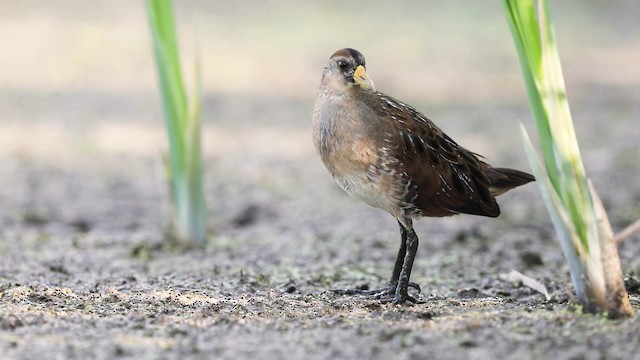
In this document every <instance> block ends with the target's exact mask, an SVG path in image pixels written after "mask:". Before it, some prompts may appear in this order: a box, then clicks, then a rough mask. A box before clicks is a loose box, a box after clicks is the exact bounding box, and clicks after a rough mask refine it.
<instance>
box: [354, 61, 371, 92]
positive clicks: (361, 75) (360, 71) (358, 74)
mask: <svg viewBox="0 0 640 360" xmlns="http://www.w3.org/2000/svg"><path fill="white" fill-rule="evenodd" d="M353 80H355V82H356V84H358V85H360V86H361V87H362V88H364V89H367V90H373V89H374V87H373V81H372V80H371V79H369V77H368V76H367V72H366V71H365V69H364V66H362V65H358V67H357V68H356V71H355V72H354V73H353Z"/></svg>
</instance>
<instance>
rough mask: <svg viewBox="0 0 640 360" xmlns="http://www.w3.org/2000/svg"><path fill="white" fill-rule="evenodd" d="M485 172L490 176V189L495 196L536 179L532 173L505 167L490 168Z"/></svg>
mask: <svg viewBox="0 0 640 360" xmlns="http://www.w3.org/2000/svg"><path fill="white" fill-rule="evenodd" d="M485 174H486V175H487V177H488V178H489V191H490V192H491V195H493V196H498V195H502V194H504V193H505V192H507V191H509V190H511V189H513V188H515V187H518V186H520V185H524V184H526V183H529V182H531V181H534V180H535V178H534V177H533V175H531V174H527V173H526V172H523V171H518V170H513V169H505V168H494V167H492V168H488V169H487V170H486V171H485Z"/></svg>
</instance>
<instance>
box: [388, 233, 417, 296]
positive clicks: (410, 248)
mask: <svg viewBox="0 0 640 360" xmlns="http://www.w3.org/2000/svg"><path fill="white" fill-rule="evenodd" d="M401 233H403V234H404V235H403V237H406V251H405V255H404V261H403V263H402V266H401V268H400V274H399V277H398V285H397V287H396V291H395V296H394V298H393V300H392V301H391V302H392V303H394V304H404V303H405V302H406V301H407V300H409V301H411V302H418V300H417V299H415V298H413V297H411V296H410V295H409V293H408V290H409V286H410V284H411V283H410V282H409V278H410V277H411V268H413V260H414V259H415V257H416V252H417V251H418V242H419V240H418V235H416V232H415V231H414V230H413V228H411V229H406V228H404V231H402V230H401ZM394 273H395V271H394Z"/></svg>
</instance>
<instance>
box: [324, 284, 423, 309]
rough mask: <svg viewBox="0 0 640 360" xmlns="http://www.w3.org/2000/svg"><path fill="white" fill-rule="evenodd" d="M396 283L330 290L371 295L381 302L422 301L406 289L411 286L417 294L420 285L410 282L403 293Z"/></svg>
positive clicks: (417, 302) (340, 292)
mask: <svg viewBox="0 0 640 360" xmlns="http://www.w3.org/2000/svg"><path fill="white" fill-rule="evenodd" d="M397 288H398V285H397V284H395V283H389V285H387V286H386V287H384V288H382V289H374V290H369V289H332V290H331V292H333V293H334V294H337V295H364V296H367V297H371V298H373V299H377V300H380V302H382V303H392V304H404V303H405V302H407V301H409V302H412V303H414V304H421V303H423V302H424V301H421V300H418V299H416V298H414V297H413V296H411V295H409V294H408V291H407V289H408V288H412V289H415V290H416V291H417V292H418V294H420V292H422V289H421V288H420V285H418V284H416V283H414V282H410V283H409V284H408V285H407V289H405V291H404V294H401V293H402V291H400V292H399V291H398V289H397Z"/></svg>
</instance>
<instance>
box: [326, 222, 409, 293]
mask: <svg viewBox="0 0 640 360" xmlns="http://www.w3.org/2000/svg"><path fill="white" fill-rule="evenodd" d="M398 224H399V225H400V249H399V250H398V256H397V257H396V262H395V264H394V265H393V272H392V273H391V279H389V284H388V285H387V286H386V287H384V288H382V289H374V290H363V289H333V290H331V291H333V292H334V293H336V294H339V295H367V296H373V297H375V298H378V299H383V300H384V301H385V302H395V296H396V294H397V293H398V290H397V289H398V282H399V279H400V276H401V273H402V270H403V265H404V263H405V261H406V260H405V259H406V257H407V229H406V228H405V227H404V225H402V223H401V222H399V221H398ZM411 231H413V230H411ZM413 234H414V235H415V232H414V233H413ZM416 239H417V237H416ZM417 246H418V245H417V244H416V248H417ZM413 254H414V256H415V250H414V253H413ZM411 263H412V264H413V260H411ZM409 272H411V269H409ZM404 286H405V293H406V292H407V291H408V288H410V287H411V288H414V289H416V290H417V291H418V293H420V291H421V289H420V285H418V284H416V283H412V282H407V283H406V284H405V285H404ZM407 296H408V295H407ZM411 299H412V300H415V299H413V298H411ZM414 302H415V301H414Z"/></svg>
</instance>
